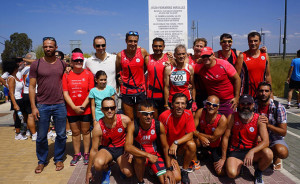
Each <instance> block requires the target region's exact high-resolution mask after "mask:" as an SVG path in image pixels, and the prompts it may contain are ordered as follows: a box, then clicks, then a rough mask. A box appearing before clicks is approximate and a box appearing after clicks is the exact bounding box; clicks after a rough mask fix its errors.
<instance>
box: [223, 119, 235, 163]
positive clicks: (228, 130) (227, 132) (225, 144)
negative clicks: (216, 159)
mask: <svg viewBox="0 0 300 184" xmlns="http://www.w3.org/2000/svg"><path fill="white" fill-rule="evenodd" d="M233 123H234V115H229V116H228V123H227V128H226V130H225V134H224V136H223V138H222V159H224V160H226V153H227V148H228V140H229V137H230V135H231V129H232V127H233Z"/></svg>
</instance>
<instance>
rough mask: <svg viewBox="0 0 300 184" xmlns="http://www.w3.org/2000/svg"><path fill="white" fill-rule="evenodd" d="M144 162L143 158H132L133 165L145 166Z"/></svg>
mask: <svg viewBox="0 0 300 184" xmlns="http://www.w3.org/2000/svg"><path fill="white" fill-rule="evenodd" d="M145 162H146V160H145V159H144V158H134V164H135V165H145Z"/></svg>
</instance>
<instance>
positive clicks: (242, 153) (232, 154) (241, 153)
mask: <svg viewBox="0 0 300 184" xmlns="http://www.w3.org/2000/svg"><path fill="white" fill-rule="evenodd" d="M248 152H249V149H246V150H240V151H229V154H228V157H234V158H237V159H240V160H241V161H244V158H245V156H246V155H247V153H248Z"/></svg>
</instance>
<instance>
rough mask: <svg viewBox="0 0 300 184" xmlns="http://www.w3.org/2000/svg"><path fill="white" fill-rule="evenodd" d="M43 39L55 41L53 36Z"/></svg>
mask: <svg viewBox="0 0 300 184" xmlns="http://www.w3.org/2000/svg"><path fill="white" fill-rule="evenodd" d="M45 40H51V41H56V40H55V38H53V37H44V38H43V41H45Z"/></svg>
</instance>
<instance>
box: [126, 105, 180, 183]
mask: <svg viewBox="0 0 300 184" xmlns="http://www.w3.org/2000/svg"><path fill="white" fill-rule="evenodd" d="M138 110H139V111H138V119H137V120H136V121H135V122H134V123H131V124H130V125H129V126H128V133H127V135H126V142H125V150H126V151H127V152H128V153H130V154H132V155H133V156H134V169H135V174H136V176H137V179H138V183H139V184H143V183H144V180H143V178H144V173H145V167H146V166H149V167H150V168H151V169H152V171H153V172H154V173H155V174H156V176H157V177H158V179H159V182H160V183H165V181H167V180H170V183H175V180H174V175H173V173H172V171H173V169H174V168H173V167H171V158H170V156H169V154H168V150H169V145H168V142H167V138H166V133H165V127H164V126H163V124H162V123H160V122H159V121H157V120H155V119H153V114H154V109H153V104H152V103H151V102H150V101H144V102H142V103H140V104H139V106H138ZM134 141H135V144H134ZM163 158H164V159H165V160H164V159H163ZM178 172H179V171H178ZM179 174H180V173H179Z"/></svg>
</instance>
